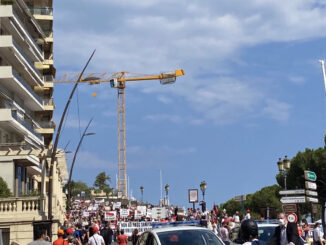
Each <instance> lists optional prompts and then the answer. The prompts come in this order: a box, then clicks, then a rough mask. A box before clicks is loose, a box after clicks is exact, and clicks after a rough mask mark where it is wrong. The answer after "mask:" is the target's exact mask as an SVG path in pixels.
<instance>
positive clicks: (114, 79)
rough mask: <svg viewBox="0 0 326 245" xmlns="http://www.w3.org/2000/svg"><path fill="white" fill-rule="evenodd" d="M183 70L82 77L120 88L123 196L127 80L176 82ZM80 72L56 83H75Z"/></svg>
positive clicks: (122, 187) (124, 189)
mask: <svg viewBox="0 0 326 245" xmlns="http://www.w3.org/2000/svg"><path fill="white" fill-rule="evenodd" d="M184 74H185V73H184V71H183V70H181V69H179V70H175V71H174V72H165V73H160V74H157V75H148V74H135V73H130V72H115V73H113V74H112V75H110V74H108V73H90V74H88V75H86V76H85V78H84V79H82V80H81V81H80V82H81V83H88V84H89V85H95V84H100V83H103V82H109V83H110V85H111V87H112V88H116V89H117V90H118V181H117V182H118V183H117V184H118V186H117V189H118V191H119V192H122V195H123V197H127V167H126V110H125V103H126V102H125V88H126V82H132V81H144V80H160V83H161V84H162V85H165V84H169V83H174V82H175V81H176V78H177V77H179V76H183V75H184ZM78 76H79V74H75V75H72V76H70V75H67V74H66V75H64V76H63V78H62V79H60V80H56V81H55V83H75V82H76V81H77V78H78Z"/></svg>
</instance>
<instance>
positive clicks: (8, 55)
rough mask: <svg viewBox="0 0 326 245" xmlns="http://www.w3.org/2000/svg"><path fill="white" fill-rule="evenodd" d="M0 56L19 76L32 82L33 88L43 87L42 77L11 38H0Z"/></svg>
mask: <svg viewBox="0 0 326 245" xmlns="http://www.w3.org/2000/svg"><path fill="white" fill-rule="evenodd" d="M0 55H1V56H4V59H6V60H8V61H9V62H10V63H11V64H12V65H13V66H14V67H15V68H16V70H17V71H19V72H21V76H22V77H23V78H24V79H25V80H28V81H31V82H33V84H34V85H35V86H43V80H42V78H41V77H42V75H41V74H40V72H39V71H38V70H37V69H36V68H35V66H34V64H33V63H32V62H31V60H30V59H29V58H28V57H27V56H26V55H25V54H24V52H23V50H22V49H21V48H20V47H19V46H18V45H17V44H16V43H15V41H14V40H13V39H12V36H0Z"/></svg>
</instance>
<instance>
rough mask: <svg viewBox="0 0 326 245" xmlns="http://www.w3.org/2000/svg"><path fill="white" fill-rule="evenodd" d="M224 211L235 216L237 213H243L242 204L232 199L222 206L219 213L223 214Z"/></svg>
mask: <svg viewBox="0 0 326 245" xmlns="http://www.w3.org/2000/svg"><path fill="white" fill-rule="evenodd" d="M223 209H225V210H226V213H227V214H228V215H233V214H234V213H235V212H236V211H241V202H237V201H235V200H234V199H230V200H228V201H227V202H225V203H222V204H221V205H220V208H219V213H221V212H222V210H223Z"/></svg>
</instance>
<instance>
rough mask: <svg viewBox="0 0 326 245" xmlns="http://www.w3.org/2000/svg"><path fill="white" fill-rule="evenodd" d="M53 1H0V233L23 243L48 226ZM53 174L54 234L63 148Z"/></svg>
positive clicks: (61, 200)
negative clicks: (3, 187) (5, 194)
mask: <svg viewBox="0 0 326 245" xmlns="http://www.w3.org/2000/svg"><path fill="white" fill-rule="evenodd" d="M52 27H53V11H52V0H1V5H0V177H2V178H3V179H4V180H5V181H6V183H7V185H8V187H9V188H10V190H11V192H12V194H13V197H10V198H0V238H1V237H2V239H3V242H4V244H9V243H10V244H11V243H12V242H16V243H18V244H27V243H29V242H30V241H32V240H33V230H34V229H36V228H37V227H40V226H43V227H47V228H48V227H49V226H48V223H47V222H48V217H47V212H48V210H47V205H48V203H47V200H48V198H47V194H48V193H47V192H48V189H49V186H48V185H49V184H48V179H49V176H48V175H49V172H50V171H49V167H50V166H49V163H50V160H49V156H50V153H51V150H50V149H51V147H52V138H53V133H54V130H55V124H54V122H53V120H52V117H53V110H54V108H55V105H54V103H53V99H52V94H53V77H54V76H55V67H54V64H53V32H52V29H53V28H52ZM54 168H55V171H53V172H54V175H53V179H54V181H53V182H54V183H53V185H54V186H53V190H54V192H53V205H52V207H53V209H52V213H53V216H54V217H53V222H54V225H52V231H53V233H54V234H55V233H56V229H57V227H58V225H59V223H60V222H62V221H63V219H64V215H65V195H64V194H63V193H62V184H63V183H64V181H65V179H66V178H67V170H66V168H67V167H66V161H65V155H64V152H63V151H59V152H58V153H57V161H56V162H55V165H54Z"/></svg>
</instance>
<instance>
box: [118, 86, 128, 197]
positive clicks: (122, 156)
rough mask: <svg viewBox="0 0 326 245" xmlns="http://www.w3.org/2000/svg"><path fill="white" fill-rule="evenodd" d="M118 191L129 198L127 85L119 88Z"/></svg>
mask: <svg viewBox="0 0 326 245" xmlns="http://www.w3.org/2000/svg"><path fill="white" fill-rule="evenodd" d="M117 90H118V108H117V109H118V191H122V195H123V196H124V197H127V169H126V106H125V102H126V96H125V83H121V84H120V86H119V87H118V89H117Z"/></svg>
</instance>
